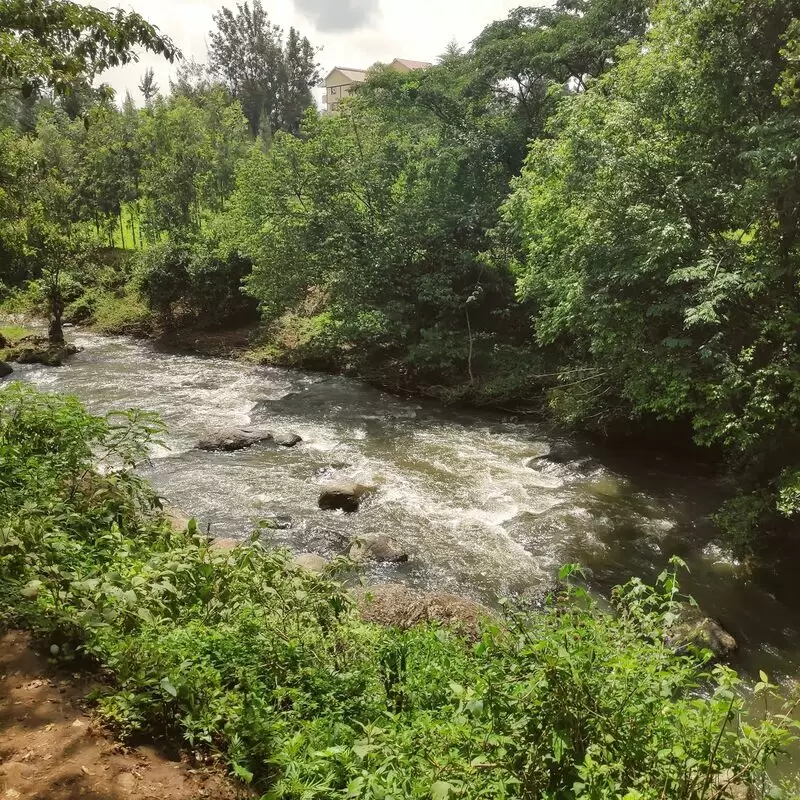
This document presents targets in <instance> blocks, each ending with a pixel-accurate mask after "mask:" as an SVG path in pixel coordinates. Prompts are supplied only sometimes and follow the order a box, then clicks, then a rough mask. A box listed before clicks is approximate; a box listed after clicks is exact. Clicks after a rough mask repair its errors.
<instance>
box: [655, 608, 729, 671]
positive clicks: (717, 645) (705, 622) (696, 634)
mask: <svg viewBox="0 0 800 800" xmlns="http://www.w3.org/2000/svg"><path fill="white" fill-rule="evenodd" d="M665 641H666V644H667V646H668V647H672V648H674V650H675V652H676V653H679V654H680V653H685V652H686V650H688V649H689V648H690V647H697V648H701V649H706V650H710V651H711V652H712V653H713V654H714V655H715V656H716V658H720V659H724V658H728V657H729V656H730V655H731V653H733V652H734V651H735V650H736V649H737V648H738V646H739V645H738V644H737V643H736V639H734V638H733V636H731V635H730V634H729V633H728V631H726V630H725V628H723V627H722V625H720V623H719V622H717V621H716V620H714V619H711V617H706V616H703V613H702V612H701V611H700V609H698V608H695V607H694V606H690V605H688V604H684V605H682V606H681V610H680V615H679V617H678V619H677V620H676V621H675V623H674V624H673V625H672V627H671V628H670V629H669V631H668V633H667V636H666V639H665Z"/></svg>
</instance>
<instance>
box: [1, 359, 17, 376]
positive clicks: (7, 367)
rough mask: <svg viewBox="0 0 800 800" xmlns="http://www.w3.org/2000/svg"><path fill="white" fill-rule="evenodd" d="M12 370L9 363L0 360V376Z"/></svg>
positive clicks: (8, 373)
mask: <svg viewBox="0 0 800 800" xmlns="http://www.w3.org/2000/svg"><path fill="white" fill-rule="evenodd" d="M13 371H14V370H13V369H11V365H10V364H6V362H5V361H0V378H5V377H7V376H8V375H10V374H11V373H12V372H13Z"/></svg>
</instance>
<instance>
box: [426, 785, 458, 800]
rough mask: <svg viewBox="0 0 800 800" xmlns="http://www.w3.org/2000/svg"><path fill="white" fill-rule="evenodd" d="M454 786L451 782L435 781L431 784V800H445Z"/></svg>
mask: <svg viewBox="0 0 800 800" xmlns="http://www.w3.org/2000/svg"><path fill="white" fill-rule="evenodd" d="M453 789H454V787H453V784H452V783H447V781H436V783H434V784H433V786H431V800H447V798H448V797H450V793H451V792H452V791H453Z"/></svg>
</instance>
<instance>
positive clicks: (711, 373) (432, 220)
mask: <svg viewBox="0 0 800 800" xmlns="http://www.w3.org/2000/svg"><path fill="white" fill-rule="evenodd" d="M45 5H46V6H47V8H48V9H50V10H51V11H53V14H55V11H56V10H58V9H61V11H59V14H61V16H59V15H58V14H56V15H55V16H56V17H58V19H55V18H54V19H53V20H51V23H52V26H55V27H54V30H57V23H58V22H59V20H62V22H63V19H70V18H71V17H70V15H71V14H73V11H70V6H69V4H64V3H63V0H59V2H58V3H56V2H55V0H53V2H51V3H49V4H45ZM9 8H12V9H13V8H17V6H16V5H15V4H13V3H12V4H10V6H9ZM17 10H19V9H17ZM62 12H63V13H62ZM81 13H84V12H81ZM97 13H100V12H97ZM74 14H76V15H77V16H76V17H75V19H77V20H79V21H80V20H81V19H82V20H84V23H85V24H87V25H89V24H90V23H91V21H92V20H95V16H92V15H93V14H95V12H94V11H85V14H88V16H86V17H85V18H84V17H81V16H80V14H78V12H77V11H76V12H74ZM64 15H66V16H64ZM797 16H798V8H797V4H796V3H795V2H793V0H747V2H745V3H743V4H739V5H736V4H731V3H730V2H728V0H709V2H703V3H701V2H699V1H698V0H659V2H657V3H646V2H642V1H641V0H580V2H573V1H572V0H559V2H557V3H556V4H555V6H553V7H548V8H538V7H535V8H520V9H517V10H515V11H514V12H512V13H511V14H510V15H509V16H508V18H507V19H504V20H498V21H496V22H494V23H492V24H490V25H489V26H487V27H486V29H485V30H483V31H482V32H480V33H479V35H478V36H477V37H476V38H475V40H474V41H473V43H472V44H471V46H470V47H469V49H467V50H461V49H460V48H459V47H458V46H457V45H456V44H451V45H449V46H448V47H447V50H446V51H445V52H444V53H443V55H442V56H441V57H440V59H439V61H438V63H437V64H436V65H434V66H432V67H429V68H426V69H421V70H414V71H412V72H408V73H400V72H397V71H394V70H392V69H389V68H386V67H382V66H380V65H377V66H375V67H374V68H373V69H372V70H371V71H370V72H369V75H368V80H367V81H366V83H365V84H364V85H362V86H361V87H360V88H359V90H358V91H357V92H356V93H355V95H354V96H353V97H351V98H349V99H347V100H346V101H345V102H343V103H342V104H341V106H340V112H339V113H338V114H336V115H322V116H320V115H319V114H318V113H317V111H316V110H315V109H313V108H310V106H311V105H312V104H311V94H310V91H311V87H312V86H313V85H314V84H315V83H316V82H317V81H318V78H319V76H318V73H317V65H316V63H315V57H316V56H315V52H316V51H315V49H314V48H313V47H312V45H311V44H310V43H309V42H308V41H307V40H306V39H304V38H303V37H301V35H300V34H299V33H298V32H297V31H296V30H290V31H289V32H288V34H286V35H284V33H283V32H282V31H281V30H280V29H278V28H277V27H276V26H274V25H273V24H272V23H271V22H270V20H269V18H268V17H267V15H266V13H265V12H264V9H263V8H262V6H261V5H260V4H259V3H258V2H257V1H256V2H254V3H252V4H249V3H244V4H242V5H241V6H237V8H236V9H235V10H231V9H223V10H222V11H220V12H219V14H217V15H216V17H215V25H216V28H215V30H214V31H212V33H211V35H210V37H209V46H210V51H209V66H208V67H206V66H204V65H202V64H198V63H196V62H190V63H188V64H184V65H182V67H181V68H180V70H179V72H178V75H177V77H176V79H175V81H174V82H171V83H170V91H169V93H168V94H164V95H162V94H160V93H159V91H158V87H157V86H155V83H154V79H153V75H152V73H149V74H145V75H144V76H143V78H142V83H141V90H142V93H143V98H144V107H143V108H139V109H137V108H136V107H135V105H134V103H133V101H132V100H131V99H130V98H127V99H126V100H125V102H124V103H123V105H122V107H121V108H117V107H116V106H114V105H113V104H112V103H111V102H109V101H108V99H107V98H106V99H103V98H102V97H101V98H98V97H97V96H96V94H93V93H92V91H91V86H90V84H89V83H88V82H87V80H88V78H90V77H91V76H92V75H94V74H95V73H96V72H97V71H99V70H100V69H102V68H103V67H105V66H108V65H109V64H110V63H111V62H110V61H109V59H107V58H104V57H103V54H104V53H105V52H106V51H104V50H102V48H101V49H100V50H99V51H98V54H97V58H94V56H93V55H92V54H91V53H87V52H85V47H83V46H82V45H81V42H83V38H81V36H79V37H78V40H75V39H74V38H70V37H69V36H68V37H66V38H65V39H63V40H62V39H58V41H61V42H63V46H64V47H66V48H72V51H71V52H72V54H73V55H74V58H75V59H78V60H80V59H81V58H83V59H84V61H85V69H83V70H82V71H81V70H79V69H78V66H79V64H78V63H77V61H76V62H74V63H73V67H72V72H71V74H72V78H73V80H72V83H71V86H70V91H69V92H68V93H62V92H60V91H59V90H58V87H56V86H55V85H54V84H52V81H50V78H49V77H48V76H49V75H50V73H49V72H48V71H47V70H46V69H45V68H44V67H42V68H41V69H40V72H41V76H40V77H41V80H39V81H38V83H36V87H35V88H36V92H34V94H33V95H31V96H30V97H27V98H25V97H23V96H22V94H21V93H20V92H19V91H18V87H3V88H2V92H1V94H2V98H0V99H2V103H0V120H1V121H2V122H1V124H0V145H2V146H0V259H2V265H3V271H2V275H1V276H0V280H2V284H0V292H3V291H4V290H5V291H6V293H7V294H8V293H13V292H19V291H20V290H21V287H23V286H27V287H28V291H29V295H28V296H29V297H31V298H36V299H37V301H38V302H39V304H40V307H41V306H42V305H44V307H45V308H48V309H49V311H50V314H51V316H53V315H55V314H56V312H57V311H59V309H61V308H62V307H63V308H64V310H65V313H66V314H67V316H68V317H69V318H72V319H75V320H81V321H95V322H98V321H105V324H106V326H107V327H108V328H110V329H113V330H126V329H127V330H133V329H135V330H143V329H146V328H150V329H157V330H162V329H172V328H174V327H176V326H181V325H187V324H191V325H203V324H205V325H209V326H211V325H236V324H241V323H245V322H250V321H251V319H252V316H253V313H254V307H255V306H256V305H257V306H258V307H259V308H260V311H261V317H262V321H263V323H264V326H263V330H262V336H261V339H262V342H261V349H260V350H259V355H260V357H263V358H266V359H271V360H280V361H283V362H284V363H293V364H305V365H312V366H315V367H322V368H325V369H340V370H348V371H352V372H355V373H357V374H360V375H362V376H365V377H368V378H370V379H373V380H376V381H379V382H380V383H382V384H383V385H385V386H390V387H392V388H396V389H398V390H409V389H412V390H417V391H423V392H426V393H430V394H432V395H435V396H437V397H443V398H445V399H450V400H460V399H467V400H469V401H471V402H475V403H493V404H496V405H501V406H503V407H508V406H511V405H512V404H513V405H514V406H515V407H521V408H523V409H525V410H528V411H535V412H538V413H543V414H548V415H550V416H552V417H554V418H555V419H557V420H558V421H559V422H562V423H568V424H571V425H576V426H581V427H583V428H588V429H592V430H593V431H595V432H600V433H603V434H608V433H609V432H620V431H623V432H624V433H626V434H630V433H633V434H636V432H637V431H642V430H645V429H646V430H647V431H649V432H653V431H656V432H658V431H659V430H660V431H662V432H664V431H667V432H668V434H667V435H668V436H671V435H672V433H673V432H675V431H681V432H683V435H684V436H685V438H686V440H687V442H688V440H689V439H690V438H692V437H693V439H694V442H695V443H696V444H698V445H700V446H701V447H707V448H710V449H711V450H712V451H713V453H714V454H715V457H721V458H722V460H723V461H724V463H725V465H726V467H727V468H729V470H730V473H731V475H732V476H733V477H734V479H735V482H736V485H737V487H738V488H739V489H740V490H741V493H740V495H738V496H737V497H736V498H735V499H734V500H733V501H732V502H731V503H729V504H728V505H727V506H726V507H725V508H724V509H723V510H722V511H721V513H720V514H719V517H718V519H719V522H720V524H721V525H722V527H723V528H724V529H725V530H726V531H727V532H728V535H729V539H730V541H732V542H733V543H735V544H736V546H737V547H738V548H739V549H740V550H742V551H752V550H753V549H757V546H761V547H762V548H769V547H770V546H771V544H770V540H769V538H768V537H766V536H762V535H761V534H764V533H781V534H786V533H788V534H791V533H792V532H794V531H796V528H797V520H798V513H800V509H799V506H800V500H799V499H798V498H800V483H799V481H800V478H798V476H800V461H798V455H797V454H798V453H800V438H799V437H800V434H798V425H797V419H798V418H799V416H800V406H799V405H798V404H799V403H800V400H798V398H799V397H800V384H798V376H799V375H800V357H798V339H797V331H798V329H800V325H798V322H800V309H799V308H798V287H797V274H798V258H797V227H798V225H797V223H798V209H799V206H798V203H799V202H800V201H799V200H798V197H800V195H798V192H797V182H798V174H797V163H796V152H795V151H796V142H797V140H798V133H800V131H798V124H799V123H798V108H799V106H798V63H800V62H799V60H798V49H799V47H798V30H800V28H799V27H798V26H800V22H798V20H797ZM62 18H63V19H62ZM97 20H99V22H97V24H100V23H102V26H105V27H102V30H101V31H100V32H98V33H97V35H98V36H101V41H105V40H104V39H102V35H101V34H102V32H103V31H106V33H108V32H109V31H112V32H113V31H115V30H117V29H116V28H113V27H112V28H109V27H108V26H111V25H117V26H118V28H119V30H118V31H117V33H118V38H117V39H114V41H116V42H120V43H123V44H126V47H127V49H124V54H125V56H124V57H125V58H128V57H130V55H131V52H132V51H131V50H130V46H131V45H132V44H134V43H135V42H137V41H138V42H139V43H140V44H143V45H144V46H148V47H151V49H155V50H156V51H161V52H164V53H165V54H167V55H172V54H173V50H172V49H170V45H169V43H168V41H167V40H163V39H161V38H156V39H153V38H152V37H153V36H155V37H158V34H157V33H156V32H155V31H154V30H151V29H150V28H146V27H144V28H142V27H137V26H138V25H139V21H138V18H135V17H124V18H120V19H118V20H116V18H114V19H112V18H105V17H102V18H101V17H97V18H96V21H97ZM115 20H116V21H115ZM45 21H46V20H45ZM126 21H127V22H126ZM134 22H135V25H134ZM51 23H47V25H50V24H51ZM128 23H130V24H128ZM0 24H2V25H5V26H6V27H5V28H3V30H5V31H6V34H7V38H8V36H10V39H9V40H8V41H10V42H11V43H12V44H13V45H14V52H17V49H19V48H23V49H24V42H26V41H28V39H27V34H25V35H22V34H21V33H19V31H22V30H23V28H21V27H19V24H17V27H16V28H15V27H14V26H13V25H12V24H11V22H6V23H3V22H2V18H0ZM15 24H16V23H15ZM20 24H21V23H20ZM75 24H78V23H77V22H76V23H75ZM82 24H83V23H82ZM126 25H127V27H126ZM131 25H133V27H131ZM46 27H47V26H46ZM90 29H91V28H90ZM70 30H72V28H70ZM76 30H77V29H76ZM81 30H82V29H81ZM15 31H16V33H15ZM137 32H138V34H137ZM45 33H46V32H45ZM134 34H137V35H139V38H138V39H137V38H136V37H135V36H134ZM37 35H41V36H44V35H45V34H44V33H42V32H41V31H40V32H39V34H37ZM109 35H110V34H109ZM115 35H116V34H115ZM126 37H127V38H126ZM132 37H133V38H132ZM56 38H57V37H56ZM45 39H46V41H51V39H48V38H47V36H45ZM52 41H56V39H52ZM76 42H77V43H76ZM103 46H104V47H105V46H106V45H103ZM31 47H32V48H33V44H31ZM120 58H122V57H120ZM71 63H72V62H71ZM31 69H33V70H34V72H35V71H36V69H35V68H34V67H31ZM48 81H50V83H48ZM48 85H51V86H52V88H53V91H51V92H50V93H49V94H48V93H47V92H46V91H45V89H46V87H47V86H48ZM37 92H38V94H37ZM12 101H13V102H12ZM100 246H102V248H103V250H102V252H101V251H99V250H98V248H99V247H100ZM93 248H94V252H92V250H93ZM113 250H116V253H113V252H112V251H113ZM121 250H125V251H127V254H128V255H129V256H130V257H129V258H122V257H120V251H121ZM62 255H63V257H62ZM48 264H50V265H53V264H61V265H62V266H60V267H59V268H58V269H57V270H55V272H54V271H53V269H52V267H48ZM109 264H113V265H114V267H113V269H110V268H109V267H108V265H109ZM118 266H121V267H122V269H117V267H118ZM114 270H116V277H114V276H112V275H111V274H110V273H111V272H113V271H114ZM4 287H5V288H4ZM17 302H20V301H19V298H18V299H17ZM126 309H128V310H129V313H130V317H131V319H130V320H128V321H126V319H125V311H126ZM128 323H129V324H128Z"/></svg>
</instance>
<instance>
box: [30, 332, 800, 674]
mask: <svg viewBox="0 0 800 800" xmlns="http://www.w3.org/2000/svg"><path fill="white" fill-rule="evenodd" d="M71 338H73V339H74V341H75V343H76V344H78V345H79V346H81V347H82V348H83V350H82V351H81V352H80V353H78V354H77V355H76V356H74V357H73V358H72V359H71V360H70V362H69V364H68V365H67V366H65V367H61V368H47V367H39V366H22V365H20V366H16V377H17V378H20V379H22V380H26V381H29V382H31V383H32V384H34V385H35V386H37V387H39V388H40V389H44V390H47V391H55V392H64V393H69V394H74V395H76V396H77V397H79V398H80V399H81V400H82V401H83V402H84V403H85V404H86V405H87V407H88V408H89V409H90V410H91V411H93V412H97V413H102V412H105V411H108V410H110V409H123V408H130V407H134V406H136V407H139V408H144V409H148V410H151V411H156V412H158V413H159V414H160V415H161V416H162V417H163V419H164V421H165V422H166V423H167V425H168V427H169V434H168V436H167V441H166V445H167V447H165V448H158V449H157V450H156V451H155V452H154V453H153V454H152V460H151V463H150V464H149V465H148V466H146V467H144V468H143V472H144V473H145V474H146V476H147V477H148V478H149V479H150V480H151V481H152V482H153V484H154V485H155V487H156V488H157V490H158V491H159V492H160V493H161V494H162V495H163V496H164V498H165V499H166V502H167V503H168V504H169V505H171V506H175V507H178V508H180V509H182V510H184V511H186V512H189V513H193V514H195V515H196V517H197V518H198V520H199V521H200V523H201V525H202V526H203V527H204V528H205V527H206V526H210V531H211V533H212V534H213V535H215V536H218V537H234V538H242V537H244V536H246V535H248V533H249V532H250V531H251V530H253V528H254V526H255V525H257V524H258V521H259V520H262V519H267V518H275V517H278V518H281V519H283V518H285V517H288V518H289V519H290V520H291V527H289V528H287V529H284V530H275V531H272V530H270V531H268V532H267V533H266V535H267V536H269V537H270V538H271V539H272V540H273V541H274V542H275V543H276V544H277V545H281V546H287V547H289V548H291V549H293V550H294V551H296V552H302V551H309V550H313V551H316V552H319V553H320V554H322V555H326V556H331V555H334V554H335V553H336V552H337V551H339V550H340V549H341V546H342V542H343V541H346V540H349V539H352V538H360V537H369V536H374V535H376V534H390V535H391V536H393V537H394V538H395V539H397V540H398V542H399V543H400V545H401V546H402V547H403V548H404V549H405V550H406V551H407V552H408V553H409V554H410V559H409V561H408V563H406V564H403V565H399V566H398V565H374V566H372V567H370V568H369V570H368V575H367V578H368V580H370V581H372V582H380V581H403V582H407V583H409V584H412V585H414V586H417V587H421V588H436V589H440V590H444V591H450V592H455V593H461V594H465V595H468V596H472V597H475V598H477V599H480V600H482V601H484V602H487V603H493V602H496V600H497V598H498V597H501V596H511V597H519V598H522V599H525V598H528V597H533V596H535V595H536V594H537V592H538V591H540V590H541V588H542V587H544V586H546V585H547V583H548V581H550V580H552V578H553V576H554V575H555V574H556V573H557V570H558V568H559V566H560V565H561V564H563V563H567V562H577V563H580V564H582V565H584V566H585V567H586V569H587V571H588V574H589V580H590V584H591V585H592V587H593V588H595V589H597V590H598V591H600V592H607V591H608V589H609V588H610V587H611V586H613V585H614V584H615V583H618V582H621V581H625V580H627V579H628V578H629V577H630V576H632V575H638V576H641V577H643V578H645V579H650V578H652V577H653V576H655V575H656V574H657V573H658V572H659V571H660V570H661V569H662V568H663V567H664V565H665V564H666V562H667V559H668V557H669V556H670V555H671V554H673V553H676V554H678V555H680V556H681V557H682V558H684V559H685V560H686V561H687V563H688V564H689V567H690V570H691V572H690V574H689V575H686V576H683V578H682V585H683V587H684V588H685V589H686V590H687V591H689V592H691V593H692V595H693V596H694V597H695V598H696V599H697V601H698V602H699V603H700V605H701V607H702V608H703V609H704V610H705V612H706V613H708V614H709V615H711V616H714V617H717V618H718V619H720V620H721V621H722V623H723V624H724V625H725V627H726V628H727V629H728V630H730V632H731V633H733V635H734V636H735V637H736V639H737V640H738V641H739V644H740V652H739V655H738V657H737V663H736V666H738V667H739V668H740V669H743V670H744V671H745V672H746V673H748V674H751V675H752V674H754V672H755V671H756V670H757V669H759V668H761V669H765V670H767V671H769V673H770V675H771V676H776V677H779V678H782V677H787V676H795V675H797V674H798V673H800V631H799V630H798V627H799V626H800V618H799V617H798V608H799V607H800V602H799V603H798V604H795V605H791V604H787V603H786V602H785V601H783V602H782V601H781V600H779V599H778V598H776V597H775V596H774V595H773V594H772V593H771V592H770V586H769V583H768V581H763V580H762V581H759V580H756V579H753V578H752V577H748V576H747V575H746V574H745V573H744V570H743V569H742V568H741V567H740V566H739V565H737V564H736V562H735V561H733V560H732V559H730V558H729V557H727V556H726V554H725V553H724V551H723V550H722V549H720V548H719V547H718V546H717V545H715V544H714V542H713V534H714V531H713V528H712V526H711V525H710V523H709V522H708V515H709V513H710V512H711V511H712V510H713V509H714V508H715V506H716V505H717V504H718V502H719V499H720V497H721V492H720V487H719V486H718V485H717V483H716V482H715V481H714V480H712V479H711V478H709V477H703V475H702V471H699V470H694V469H692V468H691V465H687V464H686V463H685V462H684V463H678V464H675V463H672V464H671V463H670V462H669V461H667V460H664V459H662V458H659V457H658V456H657V455H656V454H654V453H637V454H632V453H630V452H625V453H616V454H615V453H609V452H603V451H599V450H596V449H592V448H591V447H589V446H588V445H586V444H582V445H580V446H579V447H578V449H577V451H576V452H575V454H574V456H573V457H571V458H570V459H568V460H567V461H566V462H565V463H552V462H550V461H548V460H547V459H541V458H537V456H540V455H542V454H545V453H547V452H548V450H549V449H550V448H551V447H553V446H556V447H558V446H560V445H562V444H563V442H564V437H563V436H561V435H559V434H558V433H557V432H555V433H554V432H553V431H552V430H551V429H549V428H547V427H546V426H543V425H541V424H537V423H533V422H528V421H525V420H524V419H523V420H520V419H515V418H509V417H504V416H503V415H502V414H499V413H497V414H495V413H480V412H463V411H454V410H450V409H446V408H443V407H441V406H438V405H436V404H433V403H427V402H421V401H416V400H408V399H401V398H397V397H394V396H391V395H388V394H385V393H382V392H380V391H378V390H375V389H373V388H370V387H368V386H365V385H363V384H360V383H358V382H356V381H353V380H351V379H348V378H343V377H332V376H328V375H321V374H313V373H306V372H300V371H293V370H286V369H278V368H271V367H257V366H248V365H244V364H242V363H239V362H235V361H230V360H224V359H217V358H203V357H200V356H192V355H183V354H174V353H168V352H160V351H159V350H157V349H156V348H155V347H154V346H153V345H152V344H150V343H146V342H140V341H135V340H131V339H128V338H121V337H105V336H99V335H95V334H89V333H83V332H77V333H75V334H74V335H73V336H72V337H71ZM246 425H250V426H258V427H264V428H269V429H271V430H275V431H278V432H282V433H283V432H286V433H288V432H294V433H297V434H299V435H300V436H301V437H302V439H303V442H302V444H300V445H298V446H297V447H294V448H291V449H287V448H280V447H275V446H272V445H268V444H265V445H257V446H255V447H253V448H251V449H248V450H243V451H239V452H236V453H229V454H228V453H207V452H202V451H199V450H197V449H196V448H195V445H196V443H197V441H198V440H199V439H200V438H201V437H202V436H203V435H204V434H206V433H209V432H212V431H214V430H215V429H219V428H224V427H231V426H246ZM339 479H343V480H344V479H346V480H356V481H359V482H361V483H366V484H372V485H374V486H376V487H377V488H378V491H377V493H376V494H375V495H374V497H373V498H372V499H371V500H370V501H368V502H367V503H366V504H365V505H364V507H362V509H361V510H360V511H359V512H358V513H357V514H350V515H345V514H343V513H342V512H326V511H321V510H319V509H318V508H317V497H318V494H319V490H320V487H321V486H322V485H323V484H324V483H325V482H327V481H331V480H339ZM286 522H287V524H288V520H286Z"/></svg>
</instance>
